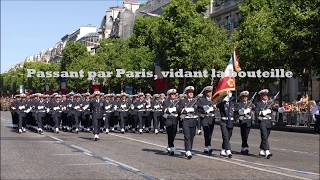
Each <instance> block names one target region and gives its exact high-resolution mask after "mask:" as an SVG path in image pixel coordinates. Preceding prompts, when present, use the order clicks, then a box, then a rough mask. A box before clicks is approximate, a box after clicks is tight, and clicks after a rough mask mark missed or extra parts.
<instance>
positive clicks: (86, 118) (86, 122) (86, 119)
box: [81, 93, 92, 132]
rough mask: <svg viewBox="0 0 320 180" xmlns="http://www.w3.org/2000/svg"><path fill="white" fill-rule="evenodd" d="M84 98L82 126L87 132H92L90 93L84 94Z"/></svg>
mask: <svg viewBox="0 0 320 180" xmlns="http://www.w3.org/2000/svg"><path fill="white" fill-rule="evenodd" d="M82 97H83V98H84V99H83V101H82V110H83V111H82V117H81V125H82V126H83V128H84V130H85V131H88V132H89V131H90V127H91V124H92V123H91V119H90V101H91V100H90V93H84V94H83V95H82Z"/></svg>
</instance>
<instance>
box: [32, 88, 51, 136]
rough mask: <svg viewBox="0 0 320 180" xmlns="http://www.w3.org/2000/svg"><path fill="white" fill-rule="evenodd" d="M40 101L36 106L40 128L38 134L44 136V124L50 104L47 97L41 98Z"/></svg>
mask: <svg viewBox="0 0 320 180" xmlns="http://www.w3.org/2000/svg"><path fill="white" fill-rule="evenodd" d="M39 98H40V99H39V101H38V102H37V103H36V104H35V105H34V106H35V113H36V121H37V126H38V129H37V131H38V133H39V134H43V127H44V126H43V124H44V123H45V118H46V111H47V108H48V104H47V103H46V101H45V95H44V94H43V95H41V96H39Z"/></svg>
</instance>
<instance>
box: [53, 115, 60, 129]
mask: <svg viewBox="0 0 320 180" xmlns="http://www.w3.org/2000/svg"><path fill="white" fill-rule="evenodd" d="M52 118H53V121H54V128H59V127H60V119H61V112H53V113H52Z"/></svg>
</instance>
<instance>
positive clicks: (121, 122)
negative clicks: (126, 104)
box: [120, 111, 128, 129]
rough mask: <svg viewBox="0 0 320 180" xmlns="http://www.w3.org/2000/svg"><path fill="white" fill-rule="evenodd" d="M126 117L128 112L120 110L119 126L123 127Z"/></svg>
mask: <svg viewBox="0 0 320 180" xmlns="http://www.w3.org/2000/svg"><path fill="white" fill-rule="evenodd" d="M127 119H128V112H127V111H121V112H120V128H121V129H122V128H124V125H125V123H126V122H127Z"/></svg>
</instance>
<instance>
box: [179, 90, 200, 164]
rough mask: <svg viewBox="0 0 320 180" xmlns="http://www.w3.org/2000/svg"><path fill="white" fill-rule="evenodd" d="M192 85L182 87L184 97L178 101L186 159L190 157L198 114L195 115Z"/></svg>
mask: <svg viewBox="0 0 320 180" xmlns="http://www.w3.org/2000/svg"><path fill="white" fill-rule="evenodd" d="M193 92H194V87H193V86H187V87H186V88H185V89H184V94H186V98H184V99H182V100H180V102H179V105H178V106H179V112H180V114H181V116H180V117H181V119H183V134H184V148H185V151H186V153H185V156H186V157H187V158H188V159H191V158H192V153H191V150H192V146H193V139H194V136H195V135H196V128H197V123H198V118H199V116H198V115H197V99H195V98H194V97H193Z"/></svg>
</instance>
